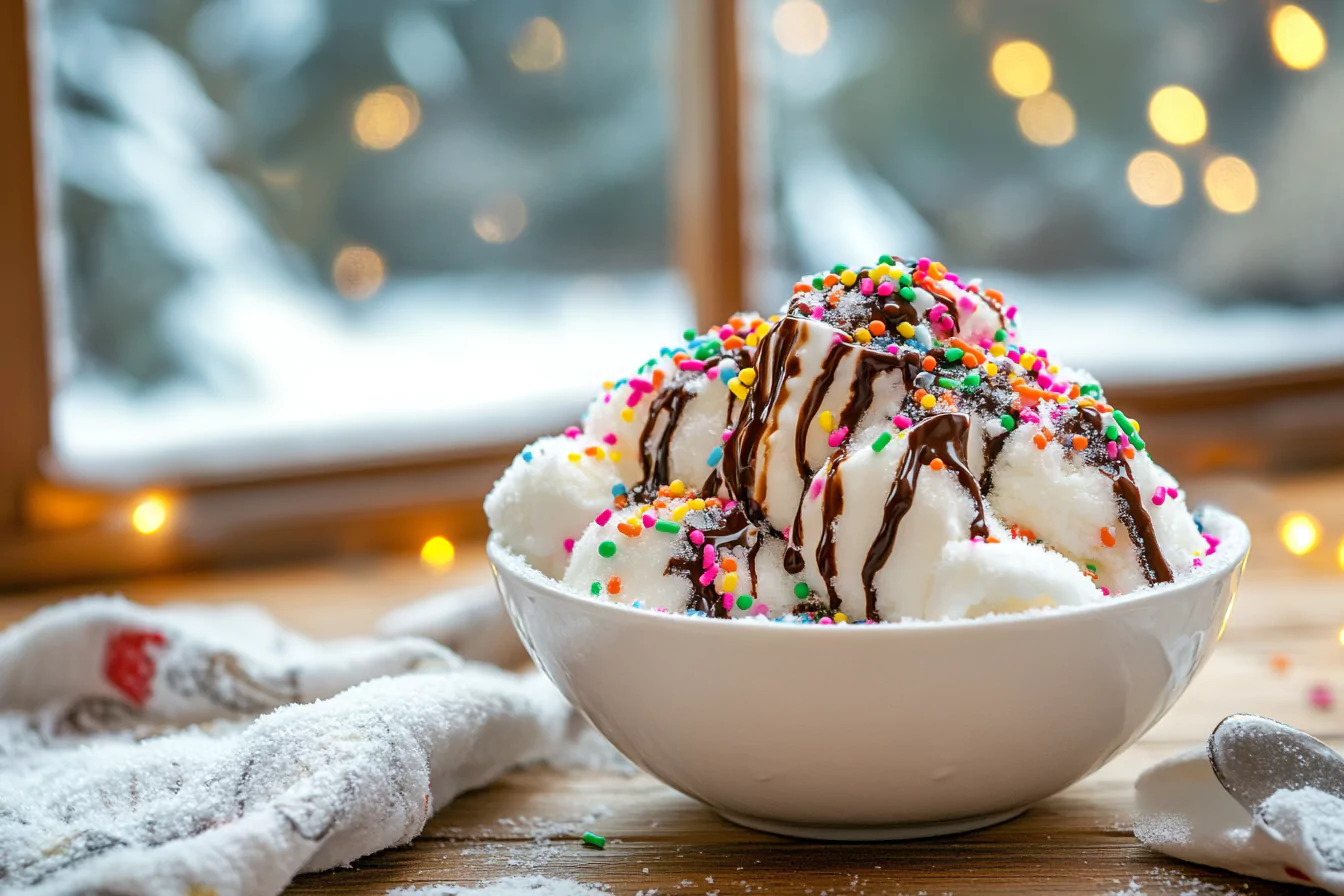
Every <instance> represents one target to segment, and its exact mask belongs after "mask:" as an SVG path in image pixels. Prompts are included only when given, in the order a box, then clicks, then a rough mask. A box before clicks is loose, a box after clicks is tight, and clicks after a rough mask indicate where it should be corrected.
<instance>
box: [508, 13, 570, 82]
mask: <svg viewBox="0 0 1344 896" xmlns="http://www.w3.org/2000/svg"><path fill="white" fill-rule="evenodd" d="M509 60H510V61H511V62H512V63H513V66H514V68H516V69H518V71H520V72H528V73H529V74H535V73H537V72H549V71H553V70H555V69H557V68H560V66H562V65H564V64H565V33H564V32H563V31H561V30H560V26H559V25H557V24H555V22H553V21H552V20H550V19H548V18H546V17H545V16H538V17H537V18H535V19H532V20H530V21H529V22H528V23H527V24H526V25H524V26H523V28H522V30H521V31H519V32H518V36H517V37H516V38H514V40H513V45H512V46H510V47H509Z"/></svg>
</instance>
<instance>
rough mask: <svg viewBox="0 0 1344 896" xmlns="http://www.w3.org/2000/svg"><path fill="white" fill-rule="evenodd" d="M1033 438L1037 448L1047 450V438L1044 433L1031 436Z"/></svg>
mask: <svg viewBox="0 0 1344 896" xmlns="http://www.w3.org/2000/svg"><path fill="white" fill-rule="evenodd" d="M1031 440H1032V441H1033V442H1035V443H1036V447H1037V448H1039V449H1041V450H1042V451H1044V450H1045V443H1046V438H1045V435H1044V434H1043V433H1039V432H1038V433H1036V435H1034V436H1032V437H1031Z"/></svg>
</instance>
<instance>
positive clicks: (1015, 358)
mask: <svg viewBox="0 0 1344 896" xmlns="http://www.w3.org/2000/svg"><path fill="white" fill-rule="evenodd" d="M1008 360H1009V361H1012V362H1013V363H1014V364H1020V363H1022V355H1021V354H1020V353H1019V352H1018V351H1017V350H1016V349H1009V350H1008Z"/></svg>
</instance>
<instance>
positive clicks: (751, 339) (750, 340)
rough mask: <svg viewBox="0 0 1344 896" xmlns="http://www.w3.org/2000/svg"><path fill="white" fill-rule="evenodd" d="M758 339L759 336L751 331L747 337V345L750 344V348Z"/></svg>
mask: <svg viewBox="0 0 1344 896" xmlns="http://www.w3.org/2000/svg"><path fill="white" fill-rule="evenodd" d="M760 341H761V337H759V336H757V335H756V334H755V333H752V334H751V335H750V336H748V337H747V345H750V346H751V347H752V348H755V347H756V343H758V342H760Z"/></svg>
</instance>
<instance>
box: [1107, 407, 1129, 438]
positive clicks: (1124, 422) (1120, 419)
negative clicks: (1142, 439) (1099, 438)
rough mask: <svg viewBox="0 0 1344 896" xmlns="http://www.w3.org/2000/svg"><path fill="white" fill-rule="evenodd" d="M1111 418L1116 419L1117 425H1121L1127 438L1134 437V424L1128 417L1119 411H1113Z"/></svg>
mask: <svg viewBox="0 0 1344 896" xmlns="http://www.w3.org/2000/svg"><path fill="white" fill-rule="evenodd" d="M1111 416H1112V417H1114V418H1115V422H1116V423H1119V424H1120V428H1121V429H1122V430H1124V432H1125V435H1127V436H1133V435H1134V424H1133V423H1130V422H1129V418H1128V417H1126V416H1125V415H1124V414H1122V413H1121V412H1120V411H1118V410H1114V411H1111Z"/></svg>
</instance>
